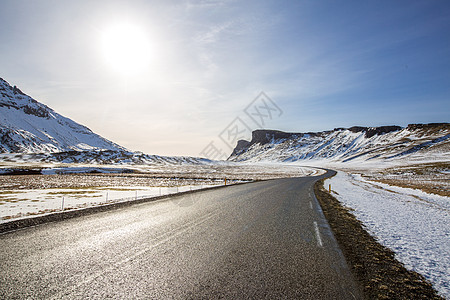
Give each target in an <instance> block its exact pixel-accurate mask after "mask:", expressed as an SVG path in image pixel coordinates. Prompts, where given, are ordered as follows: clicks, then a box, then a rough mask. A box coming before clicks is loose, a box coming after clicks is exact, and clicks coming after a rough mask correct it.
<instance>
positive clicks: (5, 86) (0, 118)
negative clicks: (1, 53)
mask: <svg viewBox="0 0 450 300" xmlns="http://www.w3.org/2000/svg"><path fill="white" fill-rule="evenodd" d="M72 150H75V151H86V150H113V151H125V150H126V149H125V148H124V147H121V146H119V145H117V144H115V143H113V142H111V141H109V140H107V139H104V138H103V137H101V136H99V135H98V134H95V133H93V132H92V131H91V130H90V129H89V128H87V127H85V126H83V125H80V124H78V123H76V122H74V121H72V120H70V119H68V118H66V117H63V116H61V115H60V114H58V113H57V112H55V111H54V110H53V109H51V108H49V107H47V106H46V105H44V104H42V103H39V102H37V101H36V100H34V99H33V98H31V97H30V96H28V95H26V94H24V93H23V92H22V91H21V90H19V89H18V88H17V87H15V86H14V87H12V86H11V85H9V83H8V82H6V81H5V80H3V79H2V78H0V153H11V152H13V153H38V152H45V153H55V152H63V151H72Z"/></svg>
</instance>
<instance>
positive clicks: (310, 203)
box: [309, 201, 313, 209]
mask: <svg viewBox="0 0 450 300" xmlns="http://www.w3.org/2000/svg"><path fill="white" fill-rule="evenodd" d="M309 207H311V209H313V207H312V202H311V201H309Z"/></svg>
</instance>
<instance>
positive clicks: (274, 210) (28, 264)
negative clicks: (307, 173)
mask: <svg viewBox="0 0 450 300" xmlns="http://www.w3.org/2000/svg"><path fill="white" fill-rule="evenodd" d="M315 179H316V178H312V177H307V178H289V179H277V180H269V181H262V182H255V183H249V184H243V185H236V186H230V187H227V188H223V189H217V190H210V191H202V192H198V193H193V194H188V195H180V196H176V197H173V198H171V199H169V200H161V201H156V202H150V203H143V204H138V205H134V206H130V207H126V208H122V209H117V210H112V211H107V212H102V213H98V214H92V215H87V216H83V217H78V218H74V219H69V220H65V221H61V222H54V223H47V224H43V225H39V226H36V227H31V228H26V229H22V230H17V231H14V232H10V233H6V234H2V235H0V276H1V278H0V299H14V298H16V299H18V298H21V299H24V298H33V299H61V298H65V299H88V298H89V299H105V298H114V299H117V298H122V299H138V298H140V299H142V298H145V299H167V298H171V299H186V298H191V299H200V298H201V299H205V298H208V299H214V298H227V299H242V298H252V299H279V298H283V299H355V298H356V299H359V298H361V297H360V296H359V292H358V290H357V288H356V284H355V282H354V281H353V278H352V275H351V274H350V272H349V269H348V266H347V264H346V262H345V260H344V258H343V255H342V253H341V251H340V250H339V248H338V245H337V243H336V241H335V239H334V237H333V235H332V233H331V231H330V228H329V227H328V224H327V222H326V220H325V219H324V216H323V214H322V212H321V210H320V208H319V205H318V203H317V201H316V200H315V197H314V193H313V183H314V181H315Z"/></svg>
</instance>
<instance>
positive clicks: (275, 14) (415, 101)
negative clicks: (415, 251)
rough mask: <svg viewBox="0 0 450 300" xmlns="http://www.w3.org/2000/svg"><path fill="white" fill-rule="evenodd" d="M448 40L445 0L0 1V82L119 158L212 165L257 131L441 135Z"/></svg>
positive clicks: (449, 72) (449, 63)
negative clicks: (123, 152) (386, 128)
mask: <svg viewBox="0 0 450 300" xmlns="http://www.w3.org/2000/svg"><path fill="white" fill-rule="evenodd" d="M449 32H450V1H447V0H421V1H415V0H407V1H402V0H396V1H391V0H389V1H385V0H381V1H380V0H377V1H356V0H355V1H336V0H321V1H312V0H308V1H301V0H298V1H279V0H278V1H256V0H255V1H231V0H230V1H219V0H217V1H216V0H204V1H192V0H190V1H170V0H169V1H135V0H128V1H101V0H99V1H86V0H77V1H56V0H35V1H28V0H0V38H1V40H2V42H1V43H0V77H1V78H3V79H5V80H6V81H8V82H9V83H10V84H11V85H17V86H18V87H19V88H20V89H21V90H22V91H23V92H25V93H26V94H28V95H30V96H31V97H33V98H34V99H36V100H38V101H40V102H42V103H44V104H46V105H48V106H49V107H51V108H53V109H54V110H55V111H57V112H58V113H60V114H62V115H64V116H66V117H69V118H71V119H73V120H74V121H76V122H78V123H81V124H83V125H85V126H87V127H89V128H90V129H91V130H93V131H94V132H96V133H98V134H100V135H102V136H103V137H105V138H107V139H109V140H112V141H114V142H116V143H118V144H120V145H122V146H124V147H127V148H128V149H130V150H134V151H142V152H145V153H148V154H159V155H177V156H181V155H188V156H203V157H209V158H214V157H211V156H212V155H213V154H214V153H216V154H217V153H220V154H221V155H229V154H230V153H231V149H232V148H233V147H234V145H235V143H236V141H237V139H240V138H245V139H250V138H251V131H252V130H255V129H259V128H265V129H277V130H283V131H289V132H309V131H323V130H329V129H333V128H336V127H351V126H355V125H359V126H381V125H401V126H405V125H407V124H409V123H430V122H448V121H450V120H449V117H450V34H449ZM261 93H263V94H261ZM213 150H214V151H213ZM214 155H215V154H214ZM216 158H217V157H216Z"/></svg>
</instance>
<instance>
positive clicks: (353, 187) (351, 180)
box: [325, 172, 450, 298]
mask: <svg viewBox="0 0 450 300" xmlns="http://www.w3.org/2000/svg"><path fill="white" fill-rule="evenodd" d="M329 184H331V187H332V190H333V192H334V196H335V197H336V198H337V199H338V200H339V201H341V202H342V203H343V205H344V206H346V207H349V208H351V209H352V213H353V214H354V215H355V216H356V217H357V218H358V220H360V221H361V222H363V224H364V225H365V226H366V227H367V230H368V231H369V232H370V233H371V234H372V235H373V236H374V237H376V238H377V239H378V241H379V242H380V243H381V244H382V245H384V246H386V247H388V248H390V249H391V250H393V251H394V252H395V253H396V258H397V259H398V260H399V261H400V262H402V263H403V264H404V265H405V266H406V268H408V269H410V270H414V271H416V272H418V273H420V274H422V275H423V276H425V278H427V279H428V280H429V281H430V282H431V283H432V284H433V286H434V287H435V288H436V290H437V291H438V292H439V293H440V294H441V295H443V296H445V297H449V298H450V255H449V251H450V198H449V197H444V196H439V195H434V194H427V193H425V192H422V191H420V190H415V189H408V188H401V187H394V186H389V185H387V184H382V183H377V182H371V181H368V180H365V179H364V178H362V177H361V175H358V174H349V173H345V172H338V174H337V175H336V176H335V177H333V178H331V179H328V180H326V181H325V187H327V188H328V185H329Z"/></svg>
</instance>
